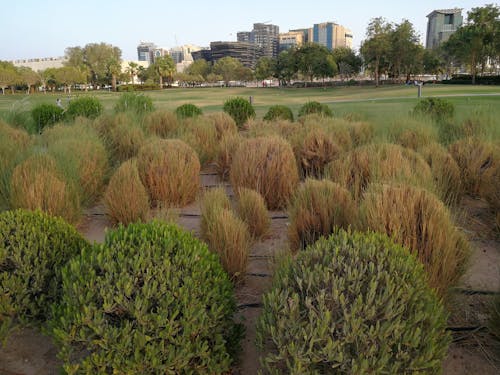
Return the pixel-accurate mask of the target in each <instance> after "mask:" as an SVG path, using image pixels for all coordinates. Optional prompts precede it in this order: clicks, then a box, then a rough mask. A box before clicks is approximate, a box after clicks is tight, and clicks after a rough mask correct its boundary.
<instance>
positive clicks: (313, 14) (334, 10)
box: [0, 0, 492, 60]
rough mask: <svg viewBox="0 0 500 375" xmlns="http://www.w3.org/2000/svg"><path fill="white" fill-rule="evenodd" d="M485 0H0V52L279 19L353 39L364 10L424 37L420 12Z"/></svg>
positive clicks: (166, 37) (216, 31)
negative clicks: (331, 26)
mask: <svg viewBox="0 0 500 375" xmlns="http://www.w3.org/2000/svg"><path fill="white" fill-rule="evenodd" d="M491 2H492V1H487V0H486V1H473V0H470V1H465V0H456V1H447V0H446V1H445V0H434V1H432V0H411V1H405V0H385V1H384V0H381V1H374V0H371V1H356V0H352V1H348V0H347V1H334V0H321V1H307V0H300V1H295V0H287V1H282V0H246V1H241V2H240V1H236V0H231V1H230V0H205V1H202V0H186V1H180V0H175V1H168V0H163V1H162V0H149V1H148V0H134V1H131V0H0V4H1V8H0V9H1V17H0V18H1V19H2V30H1V31H0V60H13V59H22V58H34V57H55V56H63V55H64V49H65V48H66V47H70V46H84V45H85V44H87V43H94V42H106V43H111V44H113V45H115V46H118V47H120V48H121V49H122V57H123V58H124V59H137V51H136V48H137V44H139V42H140V41H151V42H153V43H155V44H156V45H158V46H160V47H166V48H170V47H173V46H176V45H181V44H194V45H199V46H209V44H210V42H211V41H217V40H236V33H237V32H238V31H249V30H251V29H252V25H253V23H256V22H269V23H273V24H275V25H278V26H279V28H280V32H286V31H288V30H289V29H294V28H303V27H312V25H313V24H314V23H320V22H326V21H331V22H336V23H339V24H341V25H344V26H346V27H348V28H350V29H351V30H352V32H353V35H354V47H355V48H358V47H359V44H360V42H361V40H363V39H364V37H365V32H366V26H367V25H368V22H369V21H370V19H371V18H374V17H379V16H382V17H385V18H386V19H387V20H389V21H390V22H400V21H401V20H402V19H408V20H409V21H410V22H412V23H413V25H414V27H415V29H416V30H417V31H418V32H419V33H420V37H421V39H422V40H424V39H425V32H426V24H427V18H426V16H427V14H429V13H430V12H431V11H432V10H434V9H445V8H454V7H459V8H463V9H464V10H463V15H464V18H465V17H466V15H467V11H469V10H470V9H471V8H473V7H477V6H483V5H485V4H487V3H491Z"/></svg>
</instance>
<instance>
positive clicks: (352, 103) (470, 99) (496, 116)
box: [0, 85, 500, 137]
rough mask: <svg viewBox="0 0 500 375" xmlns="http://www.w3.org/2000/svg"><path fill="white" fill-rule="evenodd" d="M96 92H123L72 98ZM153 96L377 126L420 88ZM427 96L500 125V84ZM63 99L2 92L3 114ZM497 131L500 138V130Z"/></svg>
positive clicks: (440, 89)
mask: <svg viewBox="0 0 500 375" xmlns="http://www.w3.org/2000/svg"><path fill="white" fill-rule="evenodd" d="M82 95H95V96H97V97H98V98H99V99H100V100H101V102H102V103H103V105H104V107H105V110H106V111H111V110H112V108H113V106H114V104H115V102H116V100H117V99H118V97H119V95H120V93H114V92H107V91H101V92H91V93H83V92H73V93H72V94H71V96H72V97H76V96H82ZM145 95H148V96H150V97H151V98H152V100H153V103H154V105H155V107H156V108H157V109H169V110H173V109H175V108H176V107H178V106H179V105H181V104H185V103H192V104H195V105H197V106H198V107H200V108H202V110H203V111H204V112H215V111H221V110H222V105H223V103H224V101H225V100H226V99H228V98H231V97H234V96H242V97H245V98H249V97H250V96H252V97H253V104H254V106H255V110H256V112H257V118H262V117H263V116H264V114H265V113H266V111H267V109H268V108H269V106H271V105H275V104H283V105H287V106H289V107H290V108H291V109H292V110H293V112H294V114H295V115H296V114H297V112H298V109H299V107H300V106H301V105H302V104H304V103H305V102H307V101H311V100H315V101H318V102H322V103H326V104H328V105H330V106H331V108H332V109H333V110H334V113H335V115H337V116H342V115H344V114H347V113H356V114H358V115H359V116H360V117H361V118H362V119H366V120H369V121H370V122H372V123H373V124H375V125H383V126H387V125H388V123H391V122H393V121H395V120H397V119H398V118H401V117H402V116H406V115H407V114H408V112H409V111H410V110H411V109H412V108H413V107H414V106H415V104H416V102H417V101H418V99H417V88H416V87H415V86H404V85H401V86H387V87H379V88H375V87H338V88H327V89H322V88H310V89H307V88H306V89H296V88H287V89H282V88H194V89H193V88H173V89H168V90H162V91H150V92H146V93H145ZM423 96H424V97H430V96H438V97H446V98H447V99H448V100H449V101H451V102H452V103H453V104H454V105H455V108H456V112H457V118H458V119H461V118H464V117H466V116H467V115H468V114H470V113H471V112H472V111H476V112H477V111H480V112H482V113H483V114H485V115H487V116H489V117H491V118H492V119H493V121H496V122H497V124H496V125H497V126H496V128H500V87H498V86H468V85H465V86H461V85H453V86H452V85H429V86H424V87H423ZM56 98H62V99H63V104H66V100H65V98H66V95H64V94H62V93H57V94H36V95H24V94H16V95H5V96H2V95H0V117H2V116H3V117H5V116H6V115H7V114H8V113H9V112H12V111H13V110H15V111H18V112H27V111H29V110H30V109H31V108H32V107H33V106H34V105H36V104H38V103H54V104H55V101H56ZM496 134H497V135H498V136H499V137H500V129H497V131H496Z"/></svg>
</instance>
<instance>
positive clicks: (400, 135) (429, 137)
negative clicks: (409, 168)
mask: <svg viewBox="0 0 500 375" xmlns="http://www.w3.org/2000/svg"><path fill="white" fill-rule="evenodd" d="M389 139H390V140H391V141H392V142H394V143H396V144H399V145H401V146H403V147H406V148H411V149H412V150H415V151H416V150H418V149H420V148H422V147H424V146H425V145H428V144H430V143H432V142H437V140H438V133H437V129H436V128H435V127H434V126H433V125H432V124H431V123H428V122H424V121H418V120H416V119H408V118H404V119H402V120H401V121H400V122H396V123H394V124H392V125H391V126H390V131H389Z"/></svg>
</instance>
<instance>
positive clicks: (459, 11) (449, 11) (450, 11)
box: [427, 8, 463, 17]
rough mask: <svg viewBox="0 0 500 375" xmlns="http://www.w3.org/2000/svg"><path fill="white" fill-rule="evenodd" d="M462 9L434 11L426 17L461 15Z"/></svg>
mask: <svg viewBox="0 0 500 375" xmlns="http://www.w3.org/2000/svg"><path fill="white" fill-rule="evenodd" d="M462 10H463V8H453V9H436V10H433V11H432V12H430V13H429V14H428V15H427V17H430V16H432V15H433V14H435V13H439V14H455V13H462Z"/></svg>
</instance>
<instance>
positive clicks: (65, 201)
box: [10, 155, 80, 223]
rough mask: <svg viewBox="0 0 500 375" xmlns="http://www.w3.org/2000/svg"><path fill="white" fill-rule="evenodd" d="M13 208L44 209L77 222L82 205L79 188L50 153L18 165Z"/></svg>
mask: <svg viewBox="0 0 500 375" xmlns="http://www.w3.org/2000/svg"><path fill="white" fill-rule="evenodd" d="M10 190H11V196H10V198H11V206H12V208H24V209H28V210H42V211H44V212H47V213H49V214H51V215H54V216H61V217H63V218H64V219H66V220H67V221H68V222H70V223H75V222H77V220H78V218H79V215H80V204H79V199H78V194H77V193H76V191H75V188H74V187H73V186H71V185H70V184H69V183H68V182H66V181H65V180H64V178H63V177H62V176H61V174H60V173H59V171H58V169H57V163H56V161H55V160H54V158H52V157H51V156H49V155H33V156H31V157H29V158H28V159H26V160H25V161H24V162H22V163H21V164H19V165H18V166H16V167H15V168H14V171H13V172H12V178H11V182H10Z"/></svg>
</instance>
